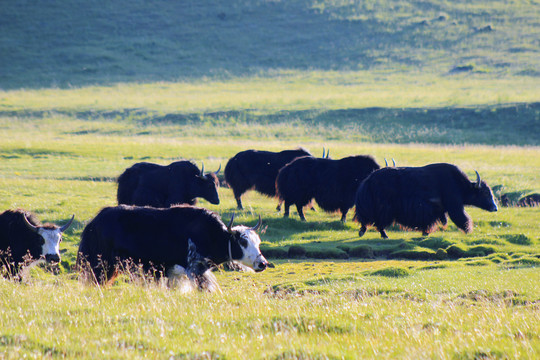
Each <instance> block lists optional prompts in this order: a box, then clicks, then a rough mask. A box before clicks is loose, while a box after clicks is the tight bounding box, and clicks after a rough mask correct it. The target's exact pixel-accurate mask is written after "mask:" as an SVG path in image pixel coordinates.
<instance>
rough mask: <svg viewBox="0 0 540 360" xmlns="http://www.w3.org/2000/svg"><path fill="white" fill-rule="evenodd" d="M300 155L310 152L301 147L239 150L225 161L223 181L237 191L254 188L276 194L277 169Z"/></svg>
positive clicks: (266, 193) (264, 192)
mask: <svg viewBox="0 0 540 360" xmlns="http://www.w3.org/2000/svg"><path fill="white" fill-rule="evenodd" d="M302 156H311V154H310V153H309V152H308V151H307V150H305V149H303V148H298V149H294V150H283V151H280V152H272V151H264V150H245V151H241V152H239V153H238V154H236V155H235V156H233V157H232V158H231V159H230V160H229V161H228V162H227V165H226V166H225V181H226V182H227V184H229V185H230V186H231V187H232V188H233V190H235V191H236V192H238V193H243V192H245V191H246V190H249V189H251V188H254V189H255V190H256V191H258V192H259V193H261V194H264V195H267V196H272V197H273V196H275V195H276V187H275V181H276V177H277V175H278V172H279V170H280V169H281V168H282V167H283V166H285V165H286V164H288V163H290V162H291V161H293V160H294V159H296V158H298V157H302Z"/></svg>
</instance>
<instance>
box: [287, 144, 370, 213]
mask: <svg viewBox="0 0 540 360" xmlns="http://www.w3.org/2000/svg"><path fill="white" fill-rule="evenodd" d="M377 169H379V165H378V164H377V163H376V162H375V160H374V159H373V157H371V156H364V155H357V156H348V157H345V158H342V159H339V160H333V159H322V158H313V157H311V158H309V157H304V158H299V159H296V160H295V161H293V162H292V163H290V164H289V165H287V166H286V167H285V168H283V169H282V170H281V171H280V173H279V176H278V182H277V184H278V191H279V196H280V198H281V199H282V200H285V201H288V202H291V203H296V204H300V205H301V206H304V205H306V204H308V203H309V201H310V200H311V199H313V198H315V201H316V202H317V204H319V206H320V207H321V208H322V209H323V210H325V211H336V210H340V209H342V210H346V209H349V208H351V207H352V205H353V204H354V196H355V193H356V190H357V188H358V186H359V184H360V183H361V182H362V181H363V180H364V179H365V178H366V177H367V176H368V175H369V174H371V173H372V172H373V171H375V170H377Z"/></svg>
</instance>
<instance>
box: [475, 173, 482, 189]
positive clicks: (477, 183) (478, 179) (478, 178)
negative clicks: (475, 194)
mask: <svg viewBox="0 0 540 360" xmlns="http://www.w3.org/2000/svg"><path fill="white" fill-rule="evenodd" d="M474 172H475V173H476V184H475V186H476V188H479V187H480V181H481V179H480V174H479V173H478V171H476V170H474Z"/></svg>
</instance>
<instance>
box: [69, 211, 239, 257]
mask: <svg viewBox="0 0 540 360" xmlns="http://www.w3.org/2000/svg"><path fill="white" fill-rule="evenodd" d="M229 238H230V235H229V233H228V232H227V229H226V226H225V225H224V224H223V222H222V221H221V220H220V219H219V217H218V216H217V215H216V214H215V213H213V212H211V211H208V210H206V209H202V208H198V207H193V206H189V205H175V206H172V207H170V208H152V207H136V206H127V205H119V206H116V207H108V208H104V209H102V210H101V211H100V213H99V214H98V215H97V216H96V217H95V218H94V219H93V220H92V221H91V222H90V223H89V224H88V225H87V227H86V228H85V229H84V231H83V234H82V236H81V244H80V246H79V254H80V255H82V256H85V257H87V258H88V260H89V261H90V262H92V259H94V258H95V257H96V256H98V255H101V257H102V259H103V260H107V261H109V262H111V263H114V261H115V257H119V258H121V259H123V260H124V259H128V258H132V259H133V260H135V261H141V262H143V263H147V262H152V263H153V264H154V265H161V266H164V267H169V266H172V265H175V264H178V265H181V266H183V267H186V266H187V265H188V264H187V263H186V259H187V254H188V239H191V240H192V241H193V243H194V244H195V245H196V246H197V249H198V252H199V253H200V254H201V256H203V257H208V258H210V259H211V260H212V261H214V262H223V261H225V260H227V258H228V250H227V247H228V240H229Z"/></svg>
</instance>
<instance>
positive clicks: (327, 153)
mask: <svg viewBox="0 0 540 360" xmlns="http://www.w3.org/2000/svg"><path fill="white" fill-rule="evenodd" d="M329 156H330V149H328V151H327V152H326V157H325V159H328V157H329Z"/></svg>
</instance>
